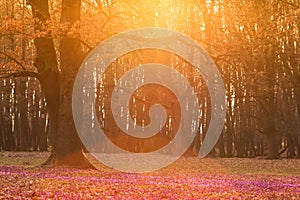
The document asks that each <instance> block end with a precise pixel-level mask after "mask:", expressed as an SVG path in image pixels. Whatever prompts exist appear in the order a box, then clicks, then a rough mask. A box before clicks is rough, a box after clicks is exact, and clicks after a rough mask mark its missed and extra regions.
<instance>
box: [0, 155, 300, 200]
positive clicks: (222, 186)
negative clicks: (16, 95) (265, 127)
mask: <svg viewBox="0 0 300 200" xmlns="http://www.w3.org/2000/svg"><path fill="white" fill-rule="evenodd" d="M48 156H49V153H37V152H32V153H22V152H0V199H136V200H137V199H300V160H299V159H281V160H264V159H260V158H253V159H247V158H242V159H240V158H205V159H198V158H196V157H183V158H180V159H179V160H177V161H176V162H174V163H173V164H171V165H170V166H168V167H166V168H163V169H161V170H159V171H156V172H151V173H144V174H134V173H124V172H118V171H115V170H113V169H110V168H107V167H105V166H100V167H98V169H99V170H82V169H81V170H80V169H69V168H49V167H48V168H47V167H43V168H42V167H36V166H38V165H39V164H40V163H42V162H43V161H45V160H46V159H47V157H48Z"/></svg>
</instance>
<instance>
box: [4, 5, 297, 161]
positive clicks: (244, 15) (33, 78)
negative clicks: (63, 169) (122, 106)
mask: <svg viewBox="0 0 300 200" xmlns="http://www.w3.org/2000/svg"><path fill="white" fill-rule="evenodd" d="M299 18H300V2H299V1H297V0H272V1H266V0H246V1H232V0H188V1H179V0H166V1H150V0H145V1H135V2H134V3H129V2H128V1H123V0H82V1H80V0H76V1H71V0H61V1H60V0H57V1H54V0H50V1H48V0H40V1H37V0H18V1H17V0H3V1H1V2H0V21H1V23H0V24H1V26H0V41H1V42H0V66H1V71H0V87H1V99H0V105H1V106H0V109H1V112H0V150H3V151H51V152H52V154H53V156H52V158H53V159H54V160H56V158H64V157H66V155H70V153H71V152H73V153H74V152H76V154H77V153H78V151H79V150H80V149H81V148H82V146H81V143H80V140H79V139H78V136H77V133H76V130H75V127H74V123H73V122H72V114H71V104H70V102H71V92H72V85H73V82H74V77H75V76H76V73H77V70H78V69H79V67H80V64H81V63H82V62H83V60H84V58H85V57H86V56H87V55H88V53H89V52H90V51H91V50H92V49H93V48H94V47H96V46H97V45H98V44H99V43H101V42H102V41H104V40H105V39H107V38H109V37H110V36H112V35H115V34H118V33H120V32H123V31H126V30H130V29H135V28H141V27H159V28H167V29H171V30H175V31H178V32H180V33H183V34H185V35H187V36H188V37H190V38H192V39H193V40H195V41H197V42H198V43H199V44H200V45H201V46H202V47H203V48H204V49H205V50H206V51H207V52H208V54H209V55H210V56H211V57H212V59H213V60H214V62H215V63H216V65H217V67H218V70H219V72H220V74H221V76H222V79H223V81H224V85H225V89H226V106H227V108H226V120H225V125H224V128H223V131H222V135H221V137H220V138H219V140H218V142H217V144H216V145H215V148H214V149H213V150H212V151H211V153H210V154H209V156H217V157H241V158H243V157H248V158H252V157H266V158H270V159H275V158H279V157H285V158H300V38H299V31H300V20H299ZM139 53H141V54H142V55H146V54H147V53H148V55H151V56H152V57H153V58H156V59H158V60H159V59H161V60H168V61H167V63H168V64H170V65H171V66H177V65H185V64H184V62H185V61H183V60H180V58H178V57H176V55H169V54H166V53H164V52H159V51H150V52H142V51H141V52H139ZM135 57H136V55H135V54H134V53H133V54H132V55H126V56H124V57H122V58H120V59H119V60H118V61H116V65H118V64H120V63H121V64H122V65H123V66H124V67H123V68H122V70H127V68H126V66H128V65H130V64H132V63H134V62H140V63H141V62H144V61H143V60H142V59H140V60H139V61H135V60H134V59H133V58H135ZM186 65H188V64H186ZM122 70H121V71H122ZM109 73H112V74H111V75H109ZM118 73H121V72H119V71H116V70H114V68H112V70H111V71H110V72H109V71H108V72H107V74H108V75H107V77H108V78H107V80H108V79H109V76H111V77H110V78H111V79H114V77H118V76H119V75H118ZM182 73H186V74H188V76H189V77H191V79H193V80H192V81H194V82H193V83H194V84H195V85H196V86H195V91H196V93H197V94H198V101H199V102H200V103H199V104H200V110H201V123H200V129H199V133H198V134H197V137H196V138H195V140H194V142H193V144H192V146H191V147H190V151H191V152H187V153H186V154H187V155H189V154H193V155H196V154H195V152H197V151H198V150H199V148H200V146H201V142H202V141H203V139H204V137H205V133H206V130H207V126H208V124H209V119H210V98H209V95H208V94H207V88H206V87H205V85H203V80H201V77H198V78H197V77H196V76H195V75H194V74H193V73H194V72H191V71H188V70H186V71H183V72H182ZM195 77H196V78H195ZM108 82H109V80H108ZM103 87H104V88H107V91H104V92H102V93H101V91H100V94H102V96H103V97H102V100H101V101H104V102H105V101H106V100H105V96H107V92H108V91H109V88H110V85H109V84H107V85H105V84H104V86H103ZM140 103H145V102H140ZM100 104H101V103H100ZM100 104H99V106H100ZM100 107H101V106H100ZM100 107H99V110H100V111H101V112H103V113H105V112H106V111H105V110H104V108H103V107H101V108H100ZM99 116H100V115H99ZM99 118H100V119H99ZM98 120H102V121H103V120H104V121H105V124H107V125H104V126H103V127H104V128H105V127H106V128H107V126H108V127H110V126H111V124H110V121H111V120H110V119H108V118H107V119H105V117H104V118H103V119H102V118H101V117H98ZM70 121H71V122H70ZM112 137H114V136H113V135H112ZM68 144H72V145H68ZM127 145H129V146H130V145H131V144H130V143H127ZM66 146H67V147H66ZM62 147H65V148H62ZM135 149H139V150H136V151H143V146H139V147H137V148H135ZM78 154H80V153H78ZM77 156H78V155H77ZM57 160H60V159H57ZM69 161H70V159H69V160H65V161H62V162H69ZM50 162H51V161H50ZM55 162H56V161H55Z"/></svg>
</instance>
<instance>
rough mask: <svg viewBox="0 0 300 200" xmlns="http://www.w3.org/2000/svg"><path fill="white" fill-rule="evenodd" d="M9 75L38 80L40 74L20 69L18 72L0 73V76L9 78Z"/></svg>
mask: <svg viewBox="0 0 300 200" xmlns="http://www.w3.org/2000/svg"><path fill="white" fill-rule="evenodd" d="M10 77H33V78H37V79H38V80H40V76H39V75H38V74H37V73H36V72H32V71H20V72H13V73H9V74H5V75H0V78H10Z"/></svg>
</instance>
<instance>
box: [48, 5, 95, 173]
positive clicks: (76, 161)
mask: <svg viewBox="0 0 300 200" xmlns="http://www.w3.org/2000/svg"><path fill="white" fill-rule="evenodd" d="M80 8H81V1H80V0H63V1H62V13H61V22H62V23H68V24H69V25H72V24H73V23H74V22H75V21H77V20H79V19H80ZM83 59H84V54H83V52H82V48H81V44H80V42H79V40H76V39H73V38H70V37H67V36H66V37H63V38H62V39H61V42H60V61H61V76H60V88H61V92H60V97H61V99H60V111H59V126H58V138H57V140H56V141H55V143H56V144H55V147H56V148H55V150H54V163H55V164H56V165H67V166H71V167H77V168H91V167H92V165H91V164H90V163H89V161H88V160H87V159H86V157H85V156H84V154H83V149H82V143H81V141H80V138H79V136H78V134H77V131H76V128H75V124H74V121H73V115H72V89H73V84H74V81H75V77H76V73H77V71H78V69H79V67H80V65H81V62H82V61H83Z"/></svg>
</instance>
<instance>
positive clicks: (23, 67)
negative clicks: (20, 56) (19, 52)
mask: <svg viewBox="0 0 300 200" xmlns="http://www.w3.org/2000/svg"><path fill="white" fill-rule="evenodd" d="M0 54H2V55H4V56H6V57H8V58H9V59H11V60H13V61H15V62H16V63H17V64H18V65H20V66H21V67H22V69H23V70H26V67H25V66H24V65H23V64H22V63H20V62H19V61H18V60H17V59H15V58H13V57H12V56H10V55H8V54H7V53H5V52H3V51H0Z"/></svg>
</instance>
